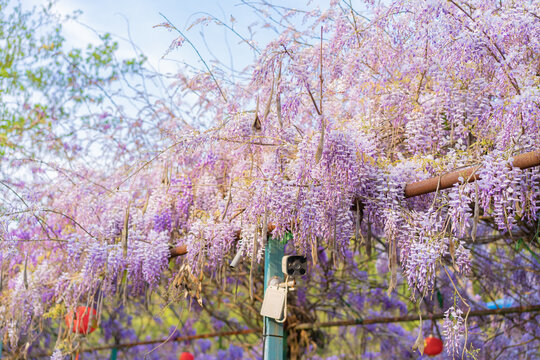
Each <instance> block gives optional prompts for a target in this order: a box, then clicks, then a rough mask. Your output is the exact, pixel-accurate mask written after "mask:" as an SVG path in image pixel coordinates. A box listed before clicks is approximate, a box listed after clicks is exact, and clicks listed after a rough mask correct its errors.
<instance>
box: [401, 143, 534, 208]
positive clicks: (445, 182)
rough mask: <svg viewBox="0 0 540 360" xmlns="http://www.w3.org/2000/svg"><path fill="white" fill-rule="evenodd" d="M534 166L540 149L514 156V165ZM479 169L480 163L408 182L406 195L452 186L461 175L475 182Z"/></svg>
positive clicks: (420, 193) (522, 167) (410, 195)
mask: <svg viewBox="0 0 540 360" xmlns="http://www.w3.org/2000/svg"><path fill="white" fill-rule="evenodd" d="M534 166H540V151H531V152H528V153H525V154H520V155H516V156H514V167H518V168H520V169H523V170H524V169H528V168H531V167H534ZM479 169H480V165H477V166H471V167H468V168H465V169H463V170H457V171H453V172H450V173H447V174H444V175H441V176H436V177H432V178H430V179H426V180H422V181H417V182H414V183H410V184H407V185H406V186H405V197H406V198H411V197H414V196H419V195H424V194H429V193H432V192H435V191H437V190H443V189H448V188H451V187H452V186H454V184H457V183H458V182H459V178H460V177H463V179H464V181H465V182H473V181H475V180H478V179H479V176H478V174H476V172H477V171H478V170H479Z"/></svg>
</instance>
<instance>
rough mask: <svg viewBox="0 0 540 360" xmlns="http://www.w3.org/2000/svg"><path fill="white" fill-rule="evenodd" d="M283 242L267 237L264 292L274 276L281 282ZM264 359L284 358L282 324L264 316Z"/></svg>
mask: <svg viewBox="0 0 540 360" xmlns="http://www.w3.org/2000/svg"><path fill="white" fill-rule="evenodd" d="M284 249H285V244H284V243H282V242H280V241H279V240H277V239H272V238H271V237H268V243H267V244H266V251H265V255H264V292H265V293H266V288H267V287H268V282H269V281H270V279H271V278H273V277H274V276H277V277H279V281H280V282H283V273H282V272H281V258H283V255H284V253H285V252H284ZM263 340H264V360H284V359H285V358H286V355H285V354H286V353H287V351H286V346H287V343H286V342H285V341H284V340H285V339H284V331H283V324H280V323H278V322H276V321H275V320H274V319H271V318H267V317H265V318H264V332H263Z"/></svg>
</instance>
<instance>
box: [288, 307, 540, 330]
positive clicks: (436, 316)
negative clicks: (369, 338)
mask: <svg viewBox="0 0 540 360" xmlns="http://www.w3.org/2000/svg"><path fill="white" fill-rule="evenodd" d="M528 312H540V305H528V306H516V307H511V308H504V309H488V310H474V311H471V312H470V313H469V317H478V316H487V315H509V314H520V313H528ZM442 318H444V313H438V314H423V315H422V319H433V320H437V319H442ZM418 320H420V317H419V316H418V315H405V316H394V317H379V318H371V319H352V320H343V321H329V322H323V323H304V324H299V325H297V326H295V327H294V329H296V330H305V329H313V328H325V327H334V326H355V325H371V324H389V323H398V322H411V321H418Z"/></svg>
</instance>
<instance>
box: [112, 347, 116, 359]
mask: <svg viewBox="0 0 540 360" xmlns="http://www.w3.org/2000/svg"><path fill="white" fill-rule="evenodd" d="M117 355H118V349H117V348H113V349H112V350H111V360H116V356H117Z"/></svg>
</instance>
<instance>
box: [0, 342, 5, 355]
mask: <svg viewBox="0 0 540 360" xmlns="http://www.w3.org/2000/svg"><path fill="white" fill-rule="evenodd" d="M3 345H4V344H3V343H2V339H0V359H1V358H2V347H3Z"/></svg>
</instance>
